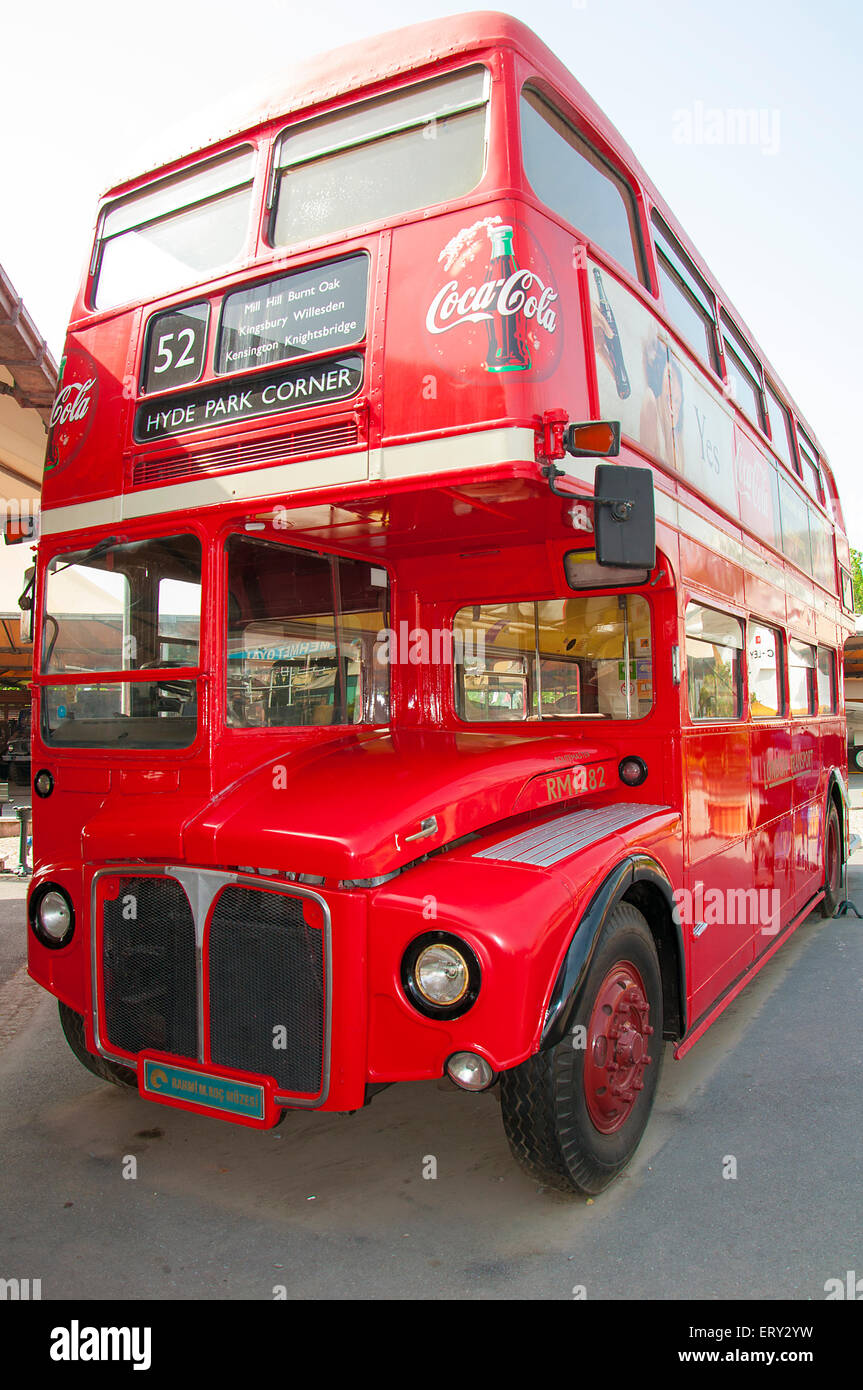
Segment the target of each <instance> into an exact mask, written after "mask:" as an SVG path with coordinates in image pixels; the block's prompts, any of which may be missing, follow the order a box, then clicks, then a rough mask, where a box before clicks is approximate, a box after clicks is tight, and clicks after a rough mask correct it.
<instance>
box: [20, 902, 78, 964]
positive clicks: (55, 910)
mask: <svg viewBox="0 0 863 1390" xmlns="http://www.w3.org/2000/svg"><path fill="white" fill-rule="evenodd" d="M30 920H31V923H32V926H33V930H34V932H35V933H36V936H37V937H38V938H39V940H40V941H41V942H42V945H43V946H48V947H49V948H50V949H51V950H57V949H58V948H59V947H60V946H65V945H66V944H67V942H68V941H70V940H71V937H72V933H73V932H74V930H75V914H74V912H73V910H72V904H71V903H70V901H69V899H68V898H67V897H66V894H65V893H61V892H60V891H59V889H57V888H48V889H47V890H46V891H45V892H43V893H41V894H40V896H39V897H38V898H37V899H36V900H35V902H34V904H33V906H32V908H31V917H30Z"/></svg>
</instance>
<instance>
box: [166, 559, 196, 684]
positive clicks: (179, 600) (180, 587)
mask: <svg viewBox="0 0 863 1390" xmlns="http://www.w3.org/2000/svg"><path fill="white" fill-rule="evenodd" d="M200 626H201V585H200V584H199V583H197V584H190V583H189V582H188V581H186V580H183V579H160V580H159V609H158V661H159V664H160V665H162V666H194V665H195V663H196V661H197V653H198V642H199V640H200Z"/></svg>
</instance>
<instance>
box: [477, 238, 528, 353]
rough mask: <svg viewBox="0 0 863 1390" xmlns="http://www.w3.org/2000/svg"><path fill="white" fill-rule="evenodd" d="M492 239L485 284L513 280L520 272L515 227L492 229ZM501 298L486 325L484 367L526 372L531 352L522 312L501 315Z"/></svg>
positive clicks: (497, 296)
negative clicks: (486, 349)
mask: <svg viewBox="0 0 863 1390" xmlns="http://www.w3.org/2000/svg"><path fill="white" fill-rule="evenodd" d="M488 234H489V237H490V238H491V261H490V262H489V267H488V275H487V276H486V279H485V283H486V284H487V285H491V284H495V283H497V282H498V281H504V282H506V281H507V280H509V279H510V277H511V276H512V275H515V274H516V273H517V271H518V265H517V263H516V259H515V256H514V255H513V250H512V227H507V226H503V225H497V226H493V227H489V229H488ZM498 299H499V295H495V298H494V305H495V307H494V309H493V310H492V314H491V317H490V318H489V319H488V320H487V322H486V329H487V330H488V357H487V358H486V360H485V365H486V368H487V370H488V371H490V372H524V371H526V370H527V368H528V367H529V366H530V350H529V348H528V346H527V333H526V332H525V327H524V315H523V314H522V312H521V310H520V309H519V310H517V311H516V312H515V313H514V314H502V313H500V312H499V311H498V309H497V303H498Z"/></svg>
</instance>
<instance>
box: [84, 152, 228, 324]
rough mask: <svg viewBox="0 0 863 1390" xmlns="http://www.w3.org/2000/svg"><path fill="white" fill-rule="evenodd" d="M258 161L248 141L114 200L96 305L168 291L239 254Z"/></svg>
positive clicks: (101, 240) (101, 251)
mask: <svg viewBox="0 0 863 1390" xmlns="http://www.w3.org/2000/svg"><path fill="white" fill-rule="evenodd" d="M254 161H255V155H254V151H253V150H252V149H251V148H248V147H245V148H243V149H242V150H238V151H235V152H234V153H232V154H229V155H226V156H223V157H222V158H220V159H214V160H210V161H209V162H208V163H206V164H203V165H196V166H195V168H194V169H189V170H187V171H186V172H185V173H182V174H177V175H176V176H175V177H174V178H170V179H162V180H161V181H160V182H159V183H155V184H152V185H151V186H150V187H149V188H145V189H142V190H141V191H140V192H138V193H132V194H130V195H129V197H127V198H120V199H118V201H117V202H116V203H111V204H110V206H109V207H108V208H107V209H106V210H105V212H104V214H103V217H102V221H101V225H100V227H99V233H98V237H97V241H96V248H95V251H94V269H95V277H96V278H95V285H94V290H93V306H94V308H96V309H110V308H113V306H114V305H115V304H126V303H129V302H130V301H133V300H138V299H151V298H153V297H154V296H155V295H161V294H167V293H169V292H170V291H171V290H176V289H180V288H181V287H182V286H183V285H192V284H196V283H197V282H198V281H200V280H204V279H207V278H208V277H209V276H211V275H213V274H215V273H216V271H219V270H222V269H223V268H224V267H225V266H227V265H230V263H231V262H232V261H235V260H236V259H237V257H238V256H239V255H240V254H241V253H242V251H243V250H244V249H245V247H246V244H247V239H248V231H249V212H250V209H251V204H252V178H253V174H254Z"/></svg>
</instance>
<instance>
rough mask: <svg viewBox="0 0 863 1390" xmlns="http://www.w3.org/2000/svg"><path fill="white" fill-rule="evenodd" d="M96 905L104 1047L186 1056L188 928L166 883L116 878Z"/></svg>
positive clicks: (190, 963)
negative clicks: (113, 890)
mask: <svg viewBox="0 0 863 1390" xmlns="http://www.w3.org/2000/svg"><path fill="white" fill-rule="evenodd" d="M118 886H119V891H118V893H117V896H116V898H109V899H107V900H106V901H105V903H104V914H103V926H102V967H103V988H104V1000H105V1004H104V1016H105V1030H106V1033H107V1037H108V1041H109V1042H110V1043H111V1044H112V1045H113V1046H114V1047H115V1048H118V1049H120V1051H122V1052H126V1053H132V1054H135V1053H138V1052H142V1051H145V1050H147V1051H152V1052H170V1053H174V1054H176V1055H177V1056H178V1057H194V1056H195V1053H196V1049H197V1032H198V1011H197V1002H196V981H195V923H194V920H193V917H192V909H191V907H190V906H189V900H188V898H187V897H186V894H185V893H184V892H183V889H182V887H181V886H180V884H179V883H178V882H177V880H176V879H173V878H121V879H119V880H118Z"/></svg>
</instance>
